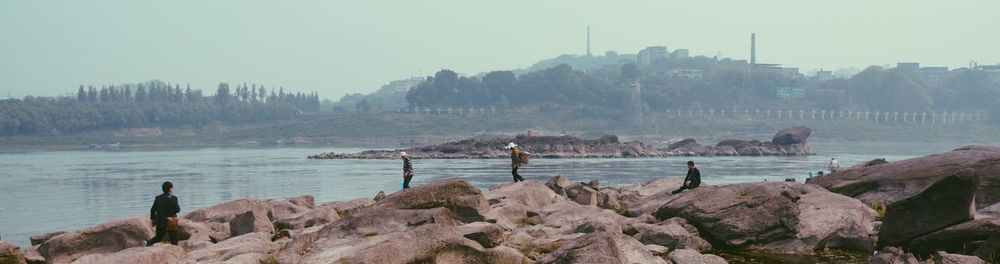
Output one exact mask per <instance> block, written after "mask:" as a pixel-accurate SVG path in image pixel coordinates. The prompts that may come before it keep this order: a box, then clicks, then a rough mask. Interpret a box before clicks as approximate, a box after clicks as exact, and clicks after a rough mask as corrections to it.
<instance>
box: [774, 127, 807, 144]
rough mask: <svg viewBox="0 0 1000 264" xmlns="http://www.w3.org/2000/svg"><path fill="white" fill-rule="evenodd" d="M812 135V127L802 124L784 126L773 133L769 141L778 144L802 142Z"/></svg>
mask: <svg viewBox="0 0 1000 264" xmlns="http://www.w3.org/2000/svg"><path fill="white" fill-rule="evenodd" d="M810 135H812V129H809V128H808V127H804V126H797V127H790V128H785V129H782V130H780V131H778V133H776V134H774V137H773V138H771V142H772V143H774V144H779V145H791V144H804V143H806V139H808V138H809V136H810Z"/></svg>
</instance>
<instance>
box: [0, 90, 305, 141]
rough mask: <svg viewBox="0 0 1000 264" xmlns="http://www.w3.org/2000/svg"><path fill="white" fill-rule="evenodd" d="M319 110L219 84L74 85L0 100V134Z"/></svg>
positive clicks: (280, 94)
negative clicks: (61, 91) (64, 92)
mask: <svg viewBox="0 0 1000 264" xmlns="http://www.w3.org/2000/svg"><path fill="white" fill-rule="evenodd" d="M319 111H320V101H319V95H318V94H317V93H315V92H312V93H286V92H285V91H284V89H283V88H278V89H274V88H271V89H266V88H264V86H263V85H260V86H258V85H251V86H247V84H243V85H242V86H240V85H236V86H234V87H232V88H231V86H230V85H229V84H227V83H221V84H219V86H218V88H217V89H216V92H215V93H214V94H212V95H209V96H205V95H203V92H202V91H201V90H198V89H191V87H190V85H188V86H187V87H185V88H184V89H181V87H180V85H179V84H169V83H163V82H159V81H153V82H146V83H140V84H128V85H119V86H104V87H101V88H100V89H98V88H96V87H93V86H87V87H84V86H82V85H81V86H80V87H79V89H78V90H77V96H76V98H73V97H71V96H57V97H33V96H27V97H25V98H23V99H8V100H0V135H18V134H38V133H51V134H59V133H72V132H82V131H88V130H95V129H118V128H133V127H152V126H196V127H197V126H202V125H206V124H210V123H213V122H226V123H252V122H264V121H277V120H286V119H292V118H295V117H296V116H299V115H302V114H306V113H317V112H319Z"/></svg>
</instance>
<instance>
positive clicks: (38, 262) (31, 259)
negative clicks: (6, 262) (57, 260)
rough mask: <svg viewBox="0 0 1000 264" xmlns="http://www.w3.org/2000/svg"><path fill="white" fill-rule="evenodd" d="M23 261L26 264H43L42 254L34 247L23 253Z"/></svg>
mask: <svg viewBox="0 0 1000 264" xmlns="http://www.w3.org/2000/svg"><path fill="white" fill-rule="evenodd" d="M24 261H25V262H26V263H27V264H45V257H42V254H41V253H38V246H34V247H32V248H31V249H29V250H26V251H24ZM14 263H17V262H14Z"/></svg>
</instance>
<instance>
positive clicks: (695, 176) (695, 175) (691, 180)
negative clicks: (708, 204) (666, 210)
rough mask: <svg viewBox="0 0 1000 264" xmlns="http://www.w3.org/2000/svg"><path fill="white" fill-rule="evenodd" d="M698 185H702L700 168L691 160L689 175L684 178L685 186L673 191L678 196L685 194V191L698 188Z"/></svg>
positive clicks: (689, 162)
mask: <svg viewBox="0 0 1000 264" xmlns="http://www.w3.org/2000/svg"><path fill="white" fill-rule="evenodd" d="M698 185H701V172H700V171H698V168H695V167H694V161H690V160H689V161H688V174H687V176H686V177H684V184H683V185H681V188H678V189H677V190H676V191H673V192H672V193H673V194H678V193H681V192H683V191H684V190H685V189H687V190H690V189H694V188H698Z"/></svg>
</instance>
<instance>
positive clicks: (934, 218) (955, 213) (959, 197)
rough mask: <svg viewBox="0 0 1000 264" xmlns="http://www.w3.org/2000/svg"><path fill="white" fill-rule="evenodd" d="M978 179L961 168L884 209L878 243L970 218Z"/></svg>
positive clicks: (889, 242)
mask: <svg viewBox="0 0 1000 264" xmlns="http://www.w3.org/2000/svg"><path fill="white" fill-rule="evenodd" d="M978 185H979V178H978V177H976V174H975V171H973V170H972V169H965V170H962V171H959V172H957V173H955V174H954V175H952V176H948V177H945V178H944V179H941V180H940V181H938V182H936V183H934V184H932V185H931V186H930V187H927V189H925V190H924V191H922V192H920V193H918V194H917V195H914V196H911V197H909V198H906V199H903V200H900V201H898V202H895V203H892V204H890V205H889V206H888V207H886V212H885V218H884V219H883V221H882V226H881V228H880V229H879V233H878V244H879V245H880V246H885V245H892V246H895V245H901V244H903V243H904V242H906V241H908V240H910V239H913V238H916V237H918V236H921V235H925V234H928V233H931V232H933V231H936V230H938V229H942V228H945V227H948V226H951V225H955V224H959V223H962V222H965V221H969V220H972V219H973V216H974V215H975V204H974V203H975V200H974V199H975V194H976V186H978Z"/></svg>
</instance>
